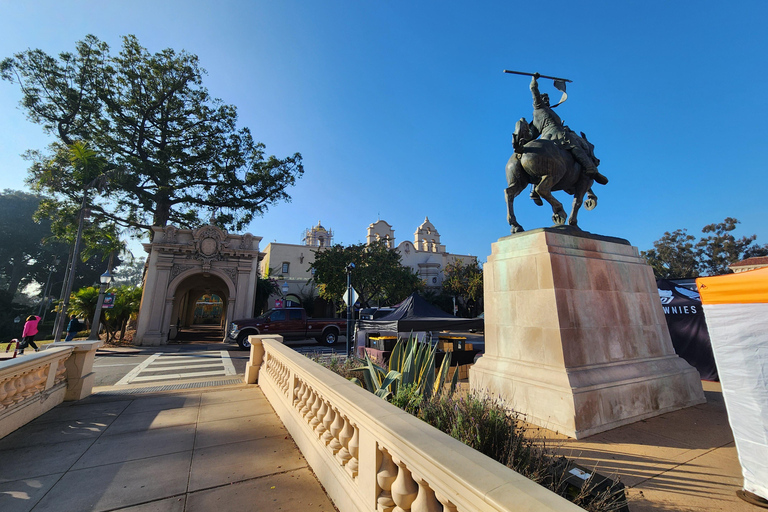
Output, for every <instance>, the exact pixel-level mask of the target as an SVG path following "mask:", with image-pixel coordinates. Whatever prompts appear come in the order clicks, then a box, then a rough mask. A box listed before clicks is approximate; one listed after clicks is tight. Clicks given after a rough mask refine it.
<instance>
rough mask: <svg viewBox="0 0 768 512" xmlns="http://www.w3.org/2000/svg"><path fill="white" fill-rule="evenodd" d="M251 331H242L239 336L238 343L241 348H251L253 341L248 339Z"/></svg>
mask: <svg viewBox="0 0 768 512" xmlns="http://www.w3.org/2000/svg"><path fill="white" fill-rule="evenodd" d="M251 334H254V333H251V332H241V333H240V334H238V336H237V345H238V346H239V347H240V350H251V342H250V341H248V336H250V335H251Z"/></svg>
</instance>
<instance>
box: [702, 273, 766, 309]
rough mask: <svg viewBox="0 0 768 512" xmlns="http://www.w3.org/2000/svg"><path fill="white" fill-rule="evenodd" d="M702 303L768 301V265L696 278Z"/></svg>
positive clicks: (753, 302) (752, 302)
mask: <svg viewBox="0 0 768 512" xmlns="http://www.w3.org/2000/svg"><path fill="white" fill-rule="evenodd" d="M696 287H697V288H698V289H699V294H700V295H701V302H702V304H755V303H768V267H766V268H759V269H757V270H750V271H748V272H740V273H738V274H727V275H724V276H713V277H700V278H698V279H696Z"/></svg>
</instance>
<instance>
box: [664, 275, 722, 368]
mask: <svg viewBox="0 0 768 512" xmlns="http://www.w3.org/2000/svg"><path fill="white" fill-rule="evenodd" d="M656 286H657V287H658V288H659V298H660V299H661V308H662V309H663V310H664V316H665V317H666V319H667V326H668V327H669V335H670V337H671V338H672V345H673V346H674V347H675V352H677V355H679V356H680V357H682V358H683V359H685V360H686V361H687V362H688V364H690V365H691V366H693V367H694V368H696V369H697V370H698V371H699V374H700V375H701V378H702V379H703V380H718V378H717V367H716V366H715V356H714V355H713V354H712V345H711V344H710V341H709V331H708V330H707V322H706V320H705V319H704V309H703V308H702V307H701V299H700V298H699V293H698V292H696V291H693V290H691V289H689V288H686V287H685V286H681V285H679V284H676V283H675V282H673V281H670V280H667V279H657V280H656Z"/></svg>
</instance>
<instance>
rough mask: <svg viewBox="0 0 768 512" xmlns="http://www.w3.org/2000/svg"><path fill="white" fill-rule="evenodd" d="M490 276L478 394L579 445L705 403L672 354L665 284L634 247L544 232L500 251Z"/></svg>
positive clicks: (497, 247) (523, 236) (487, 270)
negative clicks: (500, 401)
mask: <svg viewBox="0 0 768 512" xmlns="http://www.w3.org/2000/svg"><path fill="white" fill-rule="evenodd" d="M483 271H484V279H485V355H484V356H483V357H482V358H480V360H479V361H478V362H477V364H475V365H474V367H473V368H471V370H470V386H471V387H472V389H473V390H475V391H479V392H484V393H487V394H489V395H491V396H500V397H501V398H503V399H504V400H505V401H506V402H507V403H508V404H510V405H511V406H513V407H514V408H515V409H516V410H517V411H518V412H520V413H523V414H525V415H526V419H527V421H529V422H531V423H534V424H536V425H540V426H543V427H546V428H549V429H551V430H556V431H558V432H560V433H563V434H566V435H568V436H571V437H575V438H577V439H579V438H583V437H586V436H589V435H592V434H596V433H598V432H603V431H605V430H610V429H612V428H616V427H619V426H621V425H626V424H628V423H632V422H635V421H639V420H641V419H644V418H648V417H651V416H655V415H658V414H662V413H665V412H669V411H673V410H676V409H681V408H683V407H688V406H691V405H695V404H699V403H703V402H704V401H705V399H704V392H703V390H702V387H701V381H700V380H699V374H698V372H697V371H696V370H695V369H694V368H693V367H691V366H690V365H688V363H686V362H685V361H684V360H683V359H681V358H680V357H678V356H677V355H676V354H675V351H674V348H673V347H672V341H671V340H670V337H669V331H668V329H667V324H666V320H665V319H664V313H663V311H662V309H661V303H660V301H659V294H658V291H657V288H656V281H655V279H654V277H653V272H652V270H651V268H650V267H649V266H648V265H647V264H646V263H645V261H644V260H643V259H642V258H640V256H639V254H638V251H637V248H635V247H632V246H631V245H630V244H629V242H627V241H626V240H622V239H618V238H610V237H601V236H596V235H590V234H588V233H585V232H580V231H578V230H572V229H570V228H545V229H537V230H534V231H529V232H524V233H519V234H515V235H511V236H508V237H505V238H502V239H500V240H499V241H498V242H496V243H495V244H493V246H492V254H491V256H489V258H488V262H487V263H486V264H485V265H484V270H483Z"/></svg>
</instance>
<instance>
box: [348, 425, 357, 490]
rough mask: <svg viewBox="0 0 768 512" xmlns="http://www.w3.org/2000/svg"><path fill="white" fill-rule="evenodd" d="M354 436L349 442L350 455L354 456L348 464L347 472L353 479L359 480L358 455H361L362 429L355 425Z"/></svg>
mask: <svg viewBox="0 0 768 512" xmlns="http://www.w3.org/2000/svg"><path fill="white" fill-rule="evenodd" d="M352 428H353V430H354V434H352V439H350V440H349V448H348V449H349V454H350V455H351V456H352V458H351V459H349V462H348V463H347V472H348V473H349V474H350V475H352V478H357V468H358V465H359V464H358V460H357V455H358V454H359V453H360V429H359V428H358V427H357V426H354V425H353V427H352Z"/></svg>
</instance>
